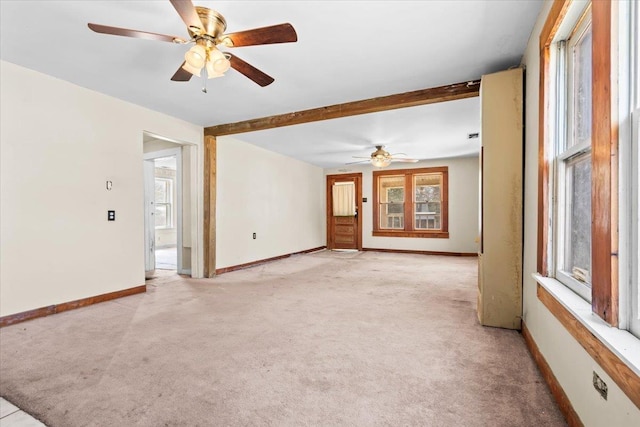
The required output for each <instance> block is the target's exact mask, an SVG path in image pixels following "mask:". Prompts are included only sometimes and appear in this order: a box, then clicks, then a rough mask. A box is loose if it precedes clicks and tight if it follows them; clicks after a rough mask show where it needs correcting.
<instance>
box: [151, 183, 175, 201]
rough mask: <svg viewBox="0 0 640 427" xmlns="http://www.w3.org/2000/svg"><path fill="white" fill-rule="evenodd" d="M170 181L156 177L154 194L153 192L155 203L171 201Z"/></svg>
mask: <svg viewBox="0 0 640 427" xmlns="http://www.w3.org/2000/svg"><path fill="white" fill-rule="evenodd" d="M170 183H171V181H169V180H166V179H159V178H156V181H155V191H156V194H155V197H156V200H155V202H156V203H169V202H171V200H169V199H170V197H171V196H170V190H169V189H170Z"/></svg>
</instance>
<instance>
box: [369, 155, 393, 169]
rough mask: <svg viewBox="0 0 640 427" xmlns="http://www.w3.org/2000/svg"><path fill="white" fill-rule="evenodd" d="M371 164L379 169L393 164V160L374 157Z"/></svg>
mask: <svg viewBox="0 0 640 427" xmlns="http://www.w3.org/2000/svg"><path fill="white" fill-rule="evenodd" d="M371 164H372V165H373V166H375V167H377V168H384V167H387V166H389V165H390V164H391V159H387V158H385V157H374V158H372V159H371Z"/></svg>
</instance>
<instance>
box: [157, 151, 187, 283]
mask: <svg viewBox="0 0 640 427" xmlns="http://www.w3.org/2000/svg"><path fill="white" fill-rule="evenodd" d="M151 161H153V163H154V168H153V169H154V191H153V193H154V200H153V212H152V216H153V217H154V231H155V241H154V245H153V246H154V247H155V269H156V270H174V271H178V234H181V233H179V232H178V230H179V229H180V227H179V225H180V224H178V192H180V187H179V186H178V183H177V178H178V176H177V161H176V156H175V155H173V156H168V157H159V158H156V159H153V160H151ZM180 222H181V221H180Z"/></svg>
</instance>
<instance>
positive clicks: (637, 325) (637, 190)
mask: <svg viewBox="0 0 640 427" xmlns="http://www.w3.org/2000/svg"><path fill="white" fill-rule="evenodd" d="M630 12H631V15H632V17H633V19H632V23H631V25H630V32H631V37H630V50H631V59H632V60H631V61H630V68H631V70H630V76H629V82H630V86H631V90H630V91H629V93H632V94H633V95H632V99H631V100H630V101H631V102H630V104H631V123H632V129H631V147H632V151H631V152H632V156H631V157H632V161H631V171H632V174H633V173H634V172H633V171H635V176H632V178H631V182H632V183H633V185H632V187H633V190H632V194H633V196H632V197H631V199H632V200H634V198H635V204H632V209H631V210H632V212H633V215H632V216H631V218H632V220H631V221H630V222H631V227H630V228H631V230H633V231H632V233H631V234H632V235H633V241H632V255H631V263H632V266H633V271H632V273H631V291H630V292H629V296H630V298H629V300H630V303H629V313H630V316H629V317H630V321H629V330H630V331H631V332H632V333H633V334H634V335H635V336H637V337H640V4H638V2H632V3H631V11H630Z"/></svg>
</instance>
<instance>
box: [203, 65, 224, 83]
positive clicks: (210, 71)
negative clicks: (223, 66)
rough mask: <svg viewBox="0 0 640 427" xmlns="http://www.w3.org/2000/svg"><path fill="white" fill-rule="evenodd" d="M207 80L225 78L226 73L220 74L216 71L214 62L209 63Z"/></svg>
mask: <svg viewBox="0 0 640 427" xmlns="http://www.w3.org/2000/svg"><path fill="white" fill-rule="evenodd" d="M206 68H207V78H208V79H215V78H216V77H222V76H224V73H220V72H218V71H217V70H216V68H215V66H214V64H213V62H211V61H209V62H207V66H206Z"/></svg>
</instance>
